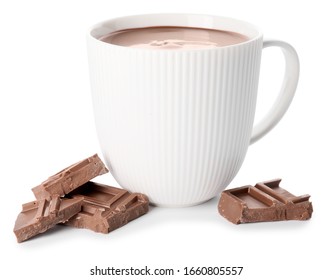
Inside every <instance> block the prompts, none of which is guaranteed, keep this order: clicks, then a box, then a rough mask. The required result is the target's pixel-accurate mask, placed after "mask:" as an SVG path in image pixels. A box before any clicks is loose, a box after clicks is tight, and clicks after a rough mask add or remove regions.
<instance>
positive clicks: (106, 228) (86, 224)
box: [65, 182, 149, 233]
mask: <svg viewBox="0 0 333 280" xmlns="http://www.w3.org/2000/svg"><path fill="white" fill-rule="evenodd" d="M69 196H70V197H74V198H75V197H77V198H83V205H82V211H81V212H80V213H78V214H76V215H75V216H73V217H72V218H71V219H69V220H68V221H67V222H66V223H65V225H69V226H73V227H77V228H86V229H90V230H93V231H95V232H101V233H108V232H110V231H112V230H115V229H117V228H119V227H121V226H123V225H125V224H127V223H129V222H130V221H132V220H134V219H136V218H138V217H140V216H141V215H143V214H145V213H147V212H148V208H149V205H148V204H149V201H148V198H147V197H146V196H145V195H143V194H138V193H129V192H128V191H126V190H123V189H119V188H115V187H110V186H106V185H103V184H98V183H93V182H88V183H86V184H84V185H83V186H81V187H80V188H78V189H76V190H75V191H74V192H72V193H70V194H69Z"/></svg>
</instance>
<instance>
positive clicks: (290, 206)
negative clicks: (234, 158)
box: [218, 179, 313, 224]
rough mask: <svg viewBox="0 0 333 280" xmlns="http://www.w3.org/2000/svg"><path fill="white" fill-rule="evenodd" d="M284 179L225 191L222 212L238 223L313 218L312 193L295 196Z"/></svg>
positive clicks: (220, 204) (221, 200)
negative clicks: (285, 187) (310, 199)
mask: <svg viewBox="0 0 333 280" xmlns="http://www.w3.org/2000/svg"><path fill="white" fill-rule="evenodd" d="M280 182H281V179H276V180H272V181H267V182H263V183H258V184H256V185H255V186H254V187H253V186H244V187H240V188H235V189H231V190H226V191H224V192H222V194H221V198H220V201H219V205H218V210H219V213H220V214H221V215H222V216H223V217H225V218H226V219H227V220H229V221H230V222H232V223H234V224H240V223H252V222H265V221H283V220H308V219H310V218H311V215H312V212H313V209H312V203H311V202H309V198H310V196H309V195H302V196H294V195H293V194H291V193H289V192H288V191H286V190H285V189H283V188H281V187H280V186H279V184H280Z"/></svg>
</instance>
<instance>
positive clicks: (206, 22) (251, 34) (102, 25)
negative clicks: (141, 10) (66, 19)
mask: <svg viewBox="0 0 333 280" xmlns="http://www.w3.org/2000/svg"><path fill="white" fill-rule="evenodd" d="M139 20H141V23H140V24H139V23H138V21H139ZM175 20H176V21H177V20H178V21H177V22H176V23H175ZM153 21H154V22H157V23H155V24H152V22H153ZM179 23H185V24H183V25H181V24H179ZM222 24H223V27H219V28H214V26H217V25H219V26H220V25H222ZM154 26H180V27H194V28H207V29H215V30H224V31H231V32H237V33H240V34H242V35H245V36H247V37H248V38H249V39H248V40H246V41H244V42H240V43H236V44H232V45H226V46H218V47H216V48H214V49H208V48H202V49H169V50H168V49H163V50H162V49H154V50H152V49H144V48H132V47H128V46H120V45H116V44H112V43H107V42H103V41H101V40H100V39H99V38H101V37H102V36H105V35H106V34H108V33H111V32H115V31H120V30H126V29H134V28H145V27H154ZM87 37H88V39H90V40H93V41H95V42H98V43H100V44H103V45H108V46H110V47H117V48H122V49H124V48H125V49H132V50H136V51H154V52H179V51H184V52H186V51H212V50H216V49H226V48H233V47H238V46H240V45H246V44H249V43H251V42H253V41H256V40H258V39H260V38H261V37H263V34H262V32H261V30H260V29H259V28H258V27H257V26H256V25H254V24H252V23H249V22H247V21H244V20H239V19H235V18H232V17H225V16H219V15H208V14H187V13H151V14H134V15H127V16H121V17H115V18H109V19H106V20H103V21H100V22H99V23H97V24H94V25H93V26H91V27H90V28H89V30H88V34H87Z"/></svg>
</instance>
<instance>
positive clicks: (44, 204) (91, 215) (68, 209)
mask: <svg viewBox="0 0 333 280" xmlns="http://www.w3.org/2000/svg"><path fill="white" fill-rule="evenodd" d="M107 172H108V170H107V168H106V167H105V165H104V164H103V162H102V161H101V160H100V158H99V157H98V155H97V154H95V155H93V156H91V157H89V158H87V159H85V160H82V161H80V162H78V163H76V164H73V165H71V166H69V167H67V168H66V169H64V170H62V171H60V172H59V173H57V174H55V175H53V176H51V177H50V178H48V179H47V180H46V181H44V182H43V183H42V184H40V185H39V186H37V187H35V188H33V189H32V191H33V193H34V195H35V197H36V199H37V200H36V201H32V202H29V203H26V204H23V205H22V212H21V213H20V214H19V215H18V217H17V220H16V222H15V227H14V233H15V235H16V237H17V241H18V242H22V241H25V240H27V239H29V238H31V237H33V236H35V235H37V234H39V233H42V232H45V231H46V230H48V229H49V228H51V227H53V226H55V225H56V224H59V223H63V224H65V225H69V226H74V227H78V228H87V229H91V230H93V231H96V232H102V233H108V232H110V231H112V230H114V229H117V228H119V227H121V226H123V225H125V224H127V223H128V222H130V221H131V220H133V219H135V218H138V217H139V216H141V215H143V214H145V213H147V212H148V203H149V201H148V198H147V197H146V196H145V195H143V194H136V193H133V194H131V193H129V192H128V191H125V190H123V189H119V188H114V187H110V186H106V185H102V184H97V183H93V182H90V180H91V179H93V178H95V177H96V176H98V175H102V174H105V173H107Z"/></svg>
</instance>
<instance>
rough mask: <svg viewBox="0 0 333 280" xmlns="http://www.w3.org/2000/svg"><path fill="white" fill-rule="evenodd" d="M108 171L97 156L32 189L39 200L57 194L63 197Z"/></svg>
mask: <svg viewBox="0 0 333 280" xmlns="http://www.w3.org/2000/svg"><path fill="white" fill-rule="evenodd" d="M107 172H108V170H107V168H106V167H105V165H104V163H103V162H102V161H101V159H100V158H99V157H98V155H97V154H95V155H93V156H91V157H89V158H87V159H85V160H82V161H80V162H78V163H75V164H73V165H71V166H69V167H67V168H65V169H64V170H62V171H60V172H58V173H57V174H55V175H53V176H51V177H50V178H48V179H47V180H46V181H44V182H43V183H42V184H40V185H39V186H37V187H34V188H33V189H32V191H33V193H34V194H35V197H36V198H37V199H47V200H50V199H51V196H52V195H54V194H56V195H59V196H63V195H65V194H67V193H69V192H71V191H73V190H75V189H76V188H77V187H79V186H81V185H83V184H84V183H86V182H88V181H89V180H91V179H93V178H95V177H96V176H98V175H102V174H105V173H107Z"/></svg>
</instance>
